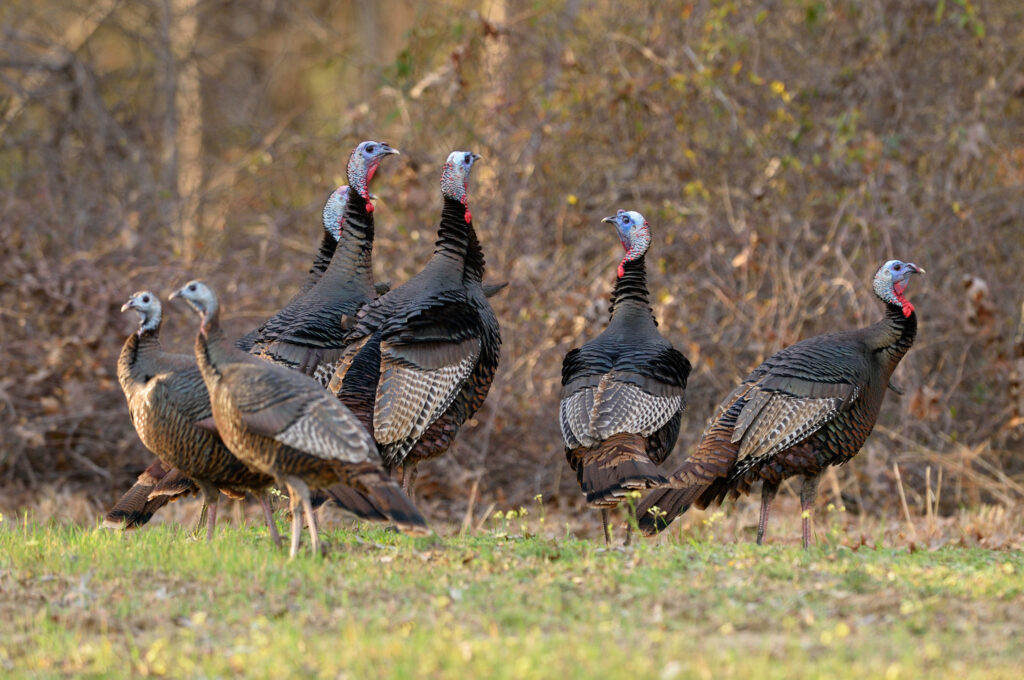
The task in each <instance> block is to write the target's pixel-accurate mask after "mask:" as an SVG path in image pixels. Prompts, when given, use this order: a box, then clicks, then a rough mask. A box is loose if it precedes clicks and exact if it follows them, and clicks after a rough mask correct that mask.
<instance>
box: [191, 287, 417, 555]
mask: <svg viewBox="0 0 1024 680" xmlns="http://www.w3.org/2000/svg"><path fill="white" fill-rule="evenodd" d="M175 295H180V296H182V297H184V298H185V299H186V300H187V301H188V302H189V303H190V304H191V305H192V306H193V307H194V308H195V309H196V310H197V311H198V312H199V313H200V316H201V318H202V324H201V326H200V332H199V333H198V334H197V335H196V342H195V353H196V362H197V364H198V365H199V369H200V371H201V372H202V376H203V380H204V382H205V384H206V388H207V390H208V391H209V394H210V402H211V406H212V411H213V418H214V420H215V421H216V426H217V430H218V432H219V433H220V435H221V437H222V438H223V440H224V443H225V444H226V445H227V447H228V448H229V449H230V450H231V451H232V452H233V453H234V454H235V455H236V456H237V457H239V458H240V459H241V460H243V461H245V462H246V463H247V464H248V465H250V466H251V467H253V468H255V469H257V470H260V471H261V472H263V473H264V474H266V475H268V476H270V477H272V478H273V479H275V480H277V482H278V484H280V485H282V486H286V487H287V488H288V491H289V496H290V498H291V503H292V515H293V524H292V547H291V554H292V556H293V557H294V555H295V554H296V553H297V551H298V542H299V533H300V531H301V514H300V510H304V511H305V514H306V520H307V522H308V526H309V529H310V533H311V537H312V544H313V549H314V552H317V551H318V550H319V542H318V538H317V531H316V522H315V519H314V518H313V514H312V507H311V504H310V494H309V488H310V487H313V488H321V487H326V486H329V485H331V484H335V483H337V482H342V483H344V484H346V485H348V486H351V487H353V488H355V489H356V490H358V491H359V492H360V493H362V494H364V495H366V496H369V497H371V498H374V499H375V501H376V502H377V507H379V508H381V509H383V511H384V512H386V514H387V516H388V517H389V518H390V519H391V520H392V521H395V522H396V523H397V524H398V525H399V527H401V528H404V529H406V530H410V531H417V532H418V531H421V530H425V529H426V522H425V521H424V520H423V517H422V516H421V515H420V514H419V511H418V510H416V508H415V506H413V505H412V503H411V501H410V500H409V499H408V498H407V497H406V496H405V494H404V493H402V490H401V488H399V487H398V486H397V485H396V484H395V483H394V482H392V481H391V480H390V478H388V477H387V475H386V474H385V473H384V471H383V470H382V469H381V467H380V457H379V454H378V453H377V449H376V447H375V445H374V442H373V439H372V438H371V437H370V435H369V433H367V432H366V430H365V429H364V428H363V426H362V425H361V424H360V423H359V421H358V420H357V419H356V418H355V417H354V416H353V415H352V413H351V412H349V411H348V409H346V408H345V407H344V406H343V405H342V404H340V403H338V401H337V400H336V399H335V398H334V397H333V396H332V395H330V394H329V393H328V392H326V391H325V390H323V389H322V387H321V386H320V385H319V384H318V383H316V382H315V381H314V380H313V379H311V378H309V377H307V376H305V375H302V374H301V373H299V372H296V371H293V370H291V369H288V368H285V367H283V366H280V365H276V364H272V363H268V362H265V361H261V360H259V359H257V358H256V357H253V356H252V355H250V354H247V353H246V352H243V351H241V350H239V349H238V348H237V347H235V346H233V345H232V344H230V343H228V342H227V341H226V340H225V339H224V336H223V331H222V330H221V328H220V322H219V311H218V306H217V301H216V298H215V297H214V296H213V293H212V291H210V290H209V289H208V288H207V287H206V286H205V285H204V284H202V283H201V282H198V281H193V282H191V283H189V284H187V285H186V286H185V287H184V288H182V289H181V290H179V291H178V292H177V293H176V294H175ZM299 503H301V504H302V507H301V509H300V507H299Z"/></svg>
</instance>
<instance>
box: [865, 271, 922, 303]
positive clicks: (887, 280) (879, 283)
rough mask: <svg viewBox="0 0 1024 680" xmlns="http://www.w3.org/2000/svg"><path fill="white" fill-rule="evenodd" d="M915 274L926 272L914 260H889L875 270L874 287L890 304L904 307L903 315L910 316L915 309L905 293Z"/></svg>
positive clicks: (879, 295)
mask: <svg viewBox="0 0 1024 680" xmlns="http://www.w3.org/2000/svg"><path fill="white" fill-rule="evenodd" d="M913 274H924V267H918V266H917V265H916V264H914V263H913V262H903V261H902V260H889V261H888V262H886V263H885V264H883V265H882V266H881V267H879V268H878V271H877V272H875V278H874V281H873V282H872V288H874V290H875V295H877V296H878V297H879V298H881V299H882V300H883V301H884V302H888V303H889V304H893V305H899V306H900V307H901V308H902V309H903V316H910V315H911V314H912V313H913V311H914V305H912V304H910V302H908V301H907V298H906V297H904V295H903V294H904V293H905V292H906V291H907V284H909V283H910V277H911V275H913Z"/></svg>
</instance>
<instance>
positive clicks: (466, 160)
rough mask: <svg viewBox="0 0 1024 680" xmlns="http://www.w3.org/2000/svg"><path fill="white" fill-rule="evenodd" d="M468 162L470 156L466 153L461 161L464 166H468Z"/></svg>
mask: <svg viewBox="0 0 1024 680" xmlns="http://www.w3.org/2000/svg"><path fill="white" fill-rule="evenodd" d="M470 160H471V159H470V154H468V153H467V154H466V156H465V157H464V158H463V159H462V162H463V163H465V164H466V165H469V164H470Z"/></svg>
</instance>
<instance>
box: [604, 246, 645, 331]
mask: <svg viewBox="0 0 1024 680" xmlns="http://www.w3.org/2000/svg"><path fill="white" fill-rule="evenodd" d="M645 259H646V258H645V257H639V258H637V259H635V260H630V261H628V262H625V263H623V265H622V270H623V271H622V276H620V277H618V278H617V279H616V280H615V288H613V289H612V307H611V318H612V319H614V318H615V315H616V314H617V313H618V312H620V311H621V310H634V311H641V312H645V313H646V314H647V315H648V316H650V317H651V318H652V319H653V318H654V312H653V311H651V304H650V295H649V294H648V292H647V265H646V264H645V263H644V262H645Z"/></svg>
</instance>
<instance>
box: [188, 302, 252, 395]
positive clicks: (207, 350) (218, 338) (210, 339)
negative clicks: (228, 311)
mask: <svg viewBox="0 0 1024 680" xmlns="http://www.w3.org/2000/svg"><path fill="white" fill-rule="evenodd" d="M195 350H196V363H197V364H199V370H200V371H202V373H203V375H207V374H208V373H213V374H215V375H217V376H218V377H219V376H220V371H219V370H218V366H219V365H220V364H221V362H227V361H229V360H230V359H232V358H235V357H240V356H244V357H247V356H249V355H248V354H247V353H246V352H243V351H242V350H240V349H238V348H237V347H235V346H234V345H233V344H232V343H230V342H225V341H224V331H223V330H221V327H220V311H219V310H217V311H214V313H213V314H211V315H210V316H209V317H207V318H206V319H205V320H204V321H203V325H202V326H200V328H199V332H198V333H196V346H195ZM211 398H212V397H211Z"/></svg>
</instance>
